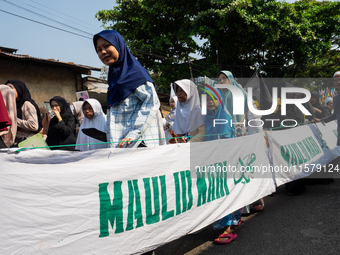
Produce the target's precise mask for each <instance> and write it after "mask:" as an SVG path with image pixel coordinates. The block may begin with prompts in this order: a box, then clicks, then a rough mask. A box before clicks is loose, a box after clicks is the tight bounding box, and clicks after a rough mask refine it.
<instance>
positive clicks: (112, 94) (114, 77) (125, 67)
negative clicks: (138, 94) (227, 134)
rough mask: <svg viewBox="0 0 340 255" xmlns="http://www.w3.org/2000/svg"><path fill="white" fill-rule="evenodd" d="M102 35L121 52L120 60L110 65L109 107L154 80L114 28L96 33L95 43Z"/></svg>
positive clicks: (95, 44) (95, 43)
mask: <svg viewBox="0 0 340 255" xmlns="http://www.w3.org/2000/svg"><path fill="white" fill-rule="evenodd" d="M99 37H102V38H103V39H105V40H106V41H108V42H109V43H111V44H112V45H113V46H114V47H115V48H116V50H117V51H118V53H119V58H118V61H117V62H116V63H115V64H114V65H112V66H110V67H109V77H108V84H109V88H108V91H107V108H108V109H109V108H110V107H111V106H112V105H116V104H119V103H120V102H121V101H123V100H124V99H125V98H127V97H128V96H129V95H130V94H131V93H133V92H134V91H135V89H136V88H138V87H139V86H140V85H142V84H143V83H145V82H146V81H150V82H153V81H152V79H151V76H150V74H149V72H148V71H147V70H146V69H145V68H144V67H143V66H142V65H141V64H140V63H139V62H138V60H137V59H136V58H135V57H134V56H133V55H132V54H131V52H130V51H129V49H128V47H127V45H126V43H125V41H124V38H123V37H122V36H121V35H120V34H119V33H118V32H117V31H114V30H103V31H101V32H100V33H98V34H96V35H94V37H93V44H94V47H95V49H96V50H97V40H98V38H99Z"/></svg>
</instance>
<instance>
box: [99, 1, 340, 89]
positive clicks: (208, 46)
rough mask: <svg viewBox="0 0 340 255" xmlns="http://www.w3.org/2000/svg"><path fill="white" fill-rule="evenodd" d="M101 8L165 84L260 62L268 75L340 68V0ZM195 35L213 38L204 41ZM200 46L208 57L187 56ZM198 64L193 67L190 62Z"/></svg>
mask: <svg viewBox="0 0 340 255" xmlns="http://www.w3.org/2000/svg"><path fill="white" fill-rule="evenodd" d="M117 4H118V6H116V7H113V9H112V10H103V11H99V12H98V13H97V14H96V17H97V18H98V20H101V21H102V22H103V25H104V27H105V28H107V29H114V30H117V31H119V32H120V33H121V34H122V36H123V37H124V38H125V40H126V42H127V44H128V45H129V47H130V49H131V51H132V53H133V54H134V55H135V56H136V57H137V59H138V60H139V61H140V62H141V64H142V65H143V66H145V67H146V68H147V69H148V70H150V71H152V72H153V73H157V74H158V76H157V78H156V80H157V82H159V83H160V84H159V86H160V89H162V88H164V90H167V89H168V87H169V84H170V83H171V82H173V81H175V80H178V79H182V78H190V77H191V73H192V74H193V76H204V75H206V76H213V77H215V75H216V73H217V71H218V70H219V69H220V68H221V64H222V63H227V65H242V66H245V67H251V66H252V67H258V68H260V70H262V72H263V73H265V74H266V76H267V77H316V76H319V77H329V76H330V75H331V74H332V73H333V71H335V70H337V69H340V68H339V67H340V64H339V54H338V53H339V46H340V36H339V35H340V12H339V10H340V2H328V1H323V2H317V1H312V0H302V1H297V2H295V3H291V4H290V3H286V2H278V1H275V0H200V1H197V0H195V1H194V0H187V1H169V0H158V1H157V0H117ZM193 36H196V37H198V38H200V39H204V40H206V42H205V43H204V44H203V45H198V44H197V43H196V42H195V40H194V39H193ZM196 51H198V52H199V53H200V54H201V55H202V56H203V57H205V58H206V59H205V60H204V61H203V62H202V61H201V62H199V63H196V62H194V63H193V62H192V61H191V64H190V65H189V64H188V60H189V59H191V60H192V58H190V57H189V55H190V54H191V53H195V52H196ZM190 66H191V70H190V68H189V67H190Z"/></svg>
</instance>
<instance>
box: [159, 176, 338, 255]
mask: <svg viewBox="0 0 340 255" xmlns="http://www.w3.org/2000/svg"><path fill="white" fill-rule="evenodd" d="M264 201H265V208H264V209H263V211H261V212H252V213H251V215H250V216H248V217H242V224H241V226H240V227H239V228H238V229H237V230H236V231H235V233H237V235H238V237H237V238H236V239H235V240H234V241H232V242H231V243H229V244H226V245H217V244H214V243H213V241H214V240H215V238H217V236H218V235H219V234H220V233H221V231H220V230H213V229H212V226H211V225H210V226H208V227H207V228H205V229H204V230H203V231H202V232H200V233H199V234H196V235H187V236H184V237H182V238H180V239H178V240H175V241H173V242H171V243H168V244H166V245H164V246H162V247H159V248H158V249H157V250H156V251H155V254H156V255H163V254H164V255H168V254H171V255H177V254H178V255H179V254H186V255H205V254H217V255H218V254H232V255H238V254H240V255H241V254H242V255H244V254H275V255H281V254H282V255H287V254H294V255H296V254H308V255H310V254H327V255H328V254H337V255H338V254H340V233H339V232H340V179H335V182H334V183H331V184H328V185H322V184H316V185H307V186H306V191H305V192H304V193H302V194H300V195H296V196H288V195H286V192H285V189H284V186H280V187H278V188H277V192H276V193H275V194H274V196H270V197H265V198H264Z"/></svg>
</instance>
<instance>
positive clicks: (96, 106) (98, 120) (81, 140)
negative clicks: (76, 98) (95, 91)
mask: <svg viewBox="0 0 340 255" xmlns="http://www.w3.org/2000/svg"><path fill="white" fill-rule="evenodd" d="M85 102H88V103H89V104H90V105H91V107H92V109H93V112H94V116H93V118H92V119H88V118H86V117H85V115H84V119H83V122H82V123H81V126H80V130H79V133H78V137H77V144H88V145H77V146H76V150H81V151H88V150H95V149H101V148H108V146H107V144H91V143H102V141H99V140H97V139H94V138H92V137H89V136H87V135H85V134H84V133H83V132H82V131H81V130H82V129H83V128H96V129H98V130H100V131H102V132H106V115H105V114H104V112H103V110H102V106H101V104H100V103H99V101H98V100H97V99H94V98H89V99H86V100H85V101H84V103H85ZM84 103H83V105H82V106H81V111H83V107H84Z"/></svg>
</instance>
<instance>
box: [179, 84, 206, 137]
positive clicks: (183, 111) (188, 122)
mask: <svg viewBox="0 0 340 255" xmlns="http://www.w3.org/2000/svg"><path fill="white" fill-rule="evenodd" d="M177 86H180V87H181V88H182V89H183V90H184V92H185V93H186V94H187V100H186V101H185V102H184V103H181V102H180V101H178V102H177V105H176V117H175V120H174V125H173V130H174V132H175V133H176V134H188V133H190V132H192V131H194V130H196V129H197V128H198V127H200V126H202V125H204V123H205V122H204V117H203V116H202V114H201V107H200V100H199V95H198V91H197V87H196V85H195V83H193V82H192V81H191V80H188V79H184V80H179V81H176V82H175V83H174V91H175V92H176V91H177Z"/></svg>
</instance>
